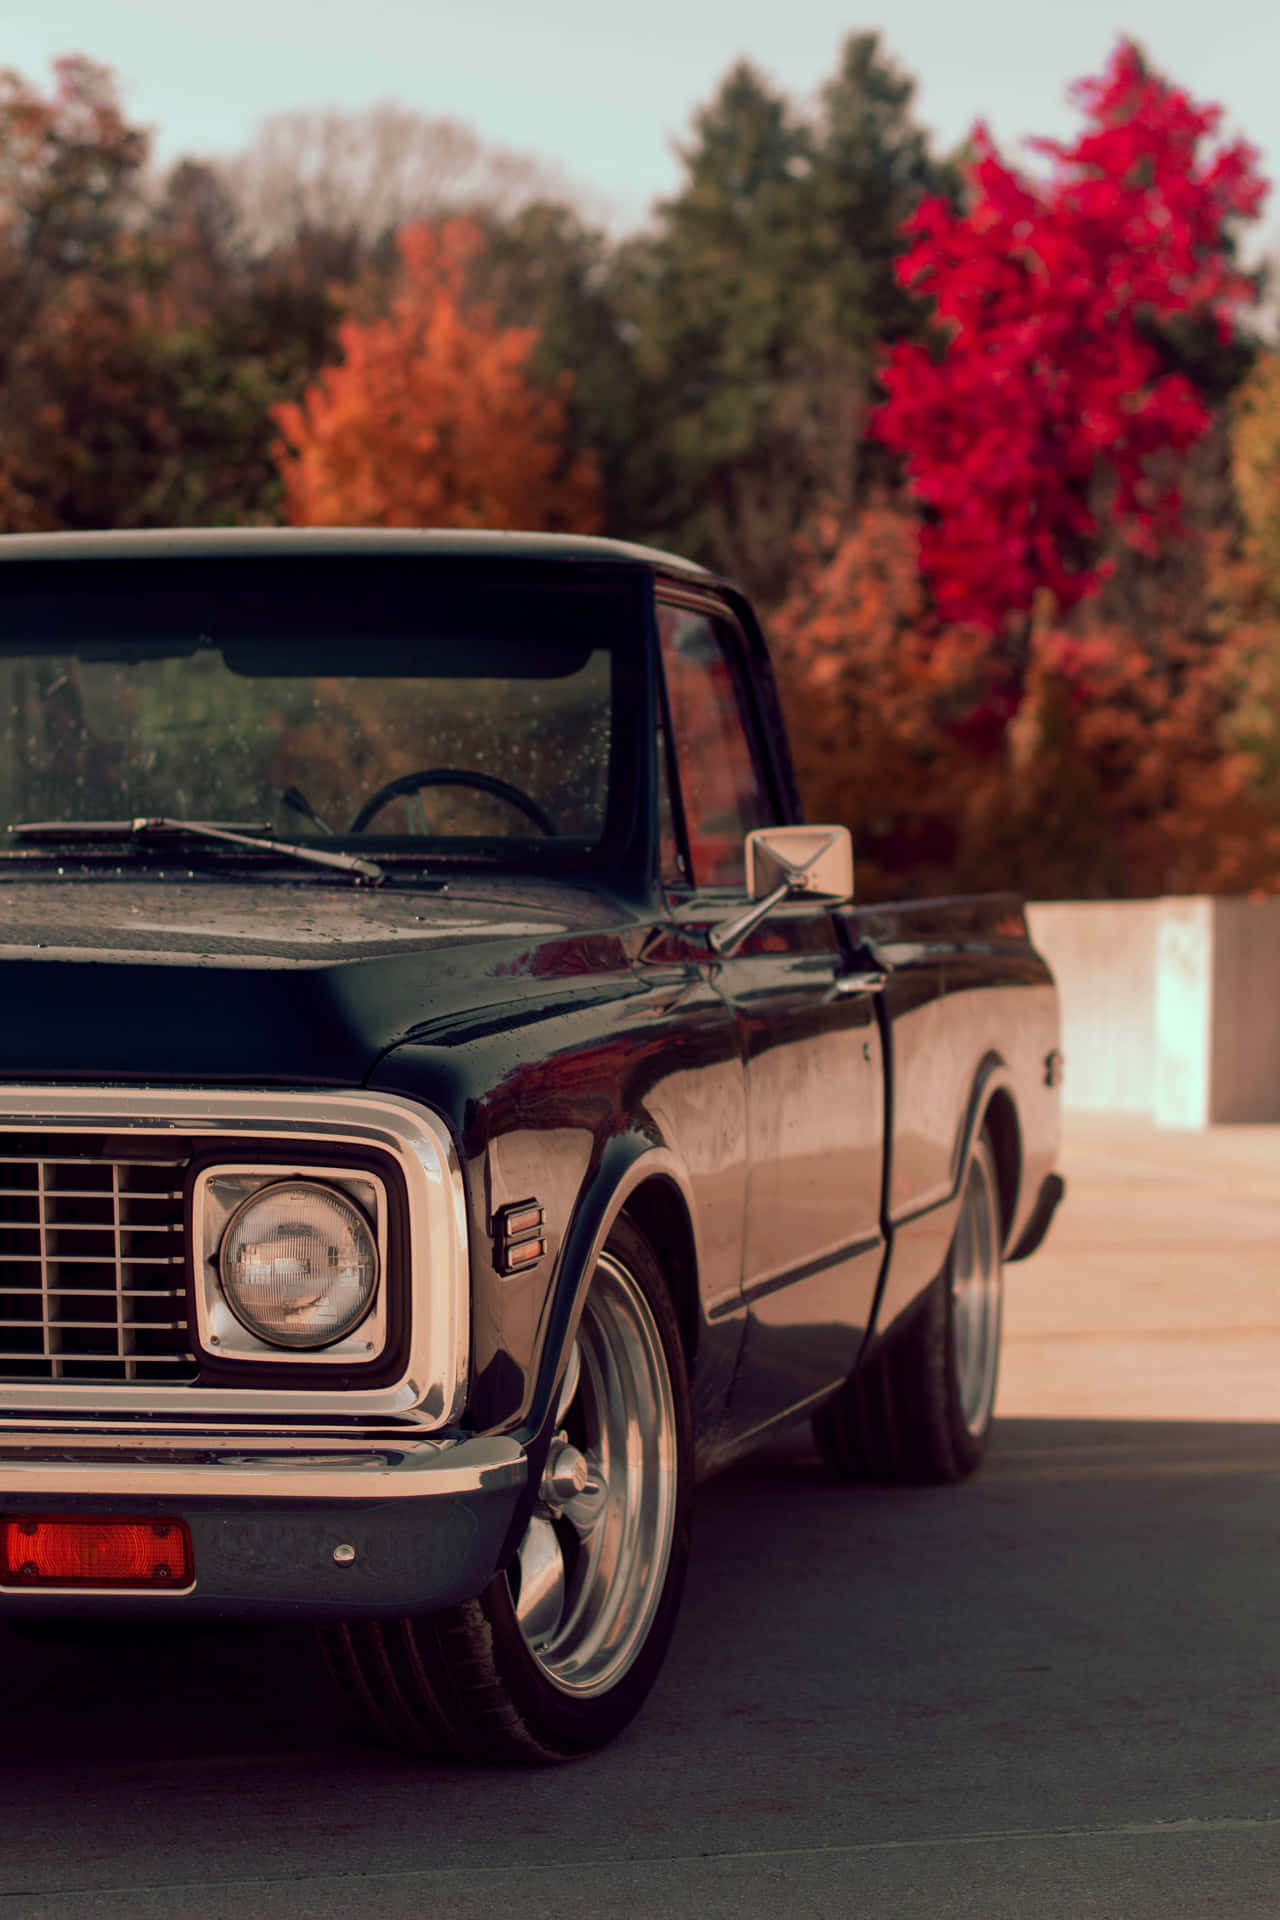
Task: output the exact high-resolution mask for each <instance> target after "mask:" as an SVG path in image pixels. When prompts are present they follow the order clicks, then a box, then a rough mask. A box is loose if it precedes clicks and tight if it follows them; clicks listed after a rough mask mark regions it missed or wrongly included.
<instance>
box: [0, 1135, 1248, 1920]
mask: <svg viewBox="0 0 1280 1920" xmlns="http://www.w3.org/2000/svg"><path fill="white" fill-rule="evenodd" d="M1064 1166H1065V1170H1066V1172H1067V1175H1068V1179H1069V1182H1070V1193H1069V1199H1068V1202H1067V1204H1066V1205H1065V1206H1064V1209H1063V1212H1062V1216H1061V1219H1060V1222H1059V1224H1058V1225H1057V1226H1056V1227H1055V1230H1054V1235H1053V1239H1052V1241H1051V1242H1050V1244H1049V1246H1048V1247H1046V1248H1045V1249H1044V1251H1043V1252H1042V1253H1041V1254H1039V1255H1038V1256H1037V1257H1036V1258H1035V1260H1033V1261H1031V1262H1029V1263H1027V1264H1026V1265H1025V1266H1023V1267H1020V1268H1014V1269H1012V1270H1011V1272H1010V1276H1009V1306H1008V1318H1007V1328H1006V1337H1007V1344H1006V1364H1005V1372H1004V1382H1003V1387H1002V1392H1001V1401H1000V1407H1001V1416H1002V1417H1001V1421H1000V1425H999V1427H998V1430H997V1435H996V1439H995V1441H994V1443H993V1447H992V1451H991V1454H990V1457H989V1459H988V1461H987V1463H986V1465H985V1466H984V1468H983V1470H982V1472H981V1473H980V1474H979V1475H978V1476H977V1478H976V1479H974V1480H973V1481H971V1482H970V1483H968V1484H967V1485H965V1486H963V1487H960V1488H954V1489H934V1488H927V1489H918V1490H907V1491H897V1490H884V1489H875V1488H862V1489H842V1488H838V1487H834V1486H832V1485H831V1484H830V1483H828V1482H827V1481H825V1480H824V1479H823V1477H822V1474H821V1472H820V1469H819V1466H818V1462H817V1459H816V1457H815V1455H814V1453H813V1451H812V1448H811V1447H810V1445H809V1442H808V1438H807V1434H806V1433H805V1431H804V1430H801V1429H798V1430H796V1431H795V1432H793V1433H790V1434H787V1435H785V1436H782V1437H781V1438H780V1439H779V1440H777V1441H775V1442H774V1443H773V1444H771V1445H770V1447H769V1448H768V1449H767V1450H766V1451H765V1452H763V1453H762V1454H760V1455H757V1456H756V1457H755V1458H754V1459H753V1460H752V1461H749V1462H746V1463H744V1464H743V1465H741V1466H739V1467H738V1468H736V1469H734V1470H733V1471H732V1472H730V1473H728V1474H726V1475H724V1476H722V1477H721V1478H720V1479H718V1480H716V1481H713V1482H711V1483H710V1484H709V1485H708V1486H706V1487H705V1488H704V1489H702V1490H701V1492H700V1495H699V1499H698V1503H697V1515H696V1542H695V1555H694V1569H693V1574H692V1577H691V1582H690V1587H689V1592H688V1597H687V1602H686V1608H685V1612H684V1615H683V1617H682V1620H681V1624H680V1628H679V1631H678V1634H677V1638H676V1642H675V1646H674V1648H673V1652H672V1656H671V1659H670V1661H669V1663H668V1666H667V1669H666V1671H665V1673H664V1676H663V1678H662V1680H661V1682H660V1684H659V1687H658V1689H657V1691H656V1693H655V1695H654V1697H653V1699H652V1700H651V1702H650V1703H649V1706H648V1707H647V1709H646V1711H645V1712H644V1714H643V1715H642V1717H641V1718H640V1720H639V1721H638V1722H637V1723H636V1725H635V1726H634V1728H632V1729H631V1730H630V1732H629V1733H628V1734H627V1735H626V1736H624V1738H623V1739H622V1740H621V1741H619V1742H618V1743H617V1744H616V1745H615V1746H614V1747H612V1748H611V1749H609V1750H607V1751H606V1752H604V1753H602V1754H600V1755H597V1756H595V1757H593V1758H591V1759H588V1760H585V1761H582V1762H579V1763H576V1764H575V1765H573V1766H570V1767H562V1768H558V1769H552V1770H548V1771H534V1772H498V1771H496V1770H488V1769H486V1770H477V1769H468V1768H458V1769H450V1768H443V1767H434V1766H423V1765H417V1764H414V1763H411V1762H406V1761H404V1760H401V1759H398V1758H396V1757H394V1756H390V1755H387V1754H384V1753H382V1752H380V1751H378V1750H377V1749H376V1748H371V1747H370V1746H368V1745H366V1744H363V1743H362V1742H361V1740H360V1737H359V1735H358V1733H357V1731H356V1729H354V1728H353V1727H352V1726H351V1725H350V1723H349V1722H348V1721H347V1719H346V1716H345V1711H344V1709H343V1708H342V1706H341V1705H340V1704H339V1702H338V1701H337V1699H336V1698H335V1696H334V1695H333V1693H332V1692H331V1690H330V1688H329V1686H328V1683H327V1679H326V1676H325V1675H324V1673H323V1671H322V1669H321V1668H320V1667H319V1665H318V1663H317V1661H316V1658H315V1656H314V1655H313V1653H312V1651H311V1648H310V1644H309V1642H308V1641H307V1639H306V1638H305V1636H302V1635H298V1634H294V1633H291V1632H288V1631H284V1630H276V1629H273V1630H271V1631H266V1630H260V1629H259V1630H250V1629H241V1630H238V1631H224V1632H220V1633H211V1634H206V1635H204V1636H202V1637H200V1638H198V1639H189V1640H177V1641H173V1642H169V1643H165V1644H161V1645H158V1646H157V1645H137V1644H135V1645H116V1646H112V1647H105V1648H104V1647H99V1648H92V1647H78V1648H61V1649H55V1648H47V1647H39V1648H35V1647H32V1646H30V1645H28V1644H26V1643H19V1642H17V1641H9V1642H8V1644H7V1645H6V1644H5V1640H4V1638H3V1636H0V1703H3V1718H2V1719H0V1729H2V1735H3V1737H0V1835H2V1837H3V1846H2V1848H0V1920H19V1917H21V1920H54V1917H55V1916H56V1917H57V1920H72V1916H75V1920H80V1916H83V1920H108V1917H109V1920H153V1916H155V1917H158V1916H161V1915H164V1916H176V1917H177V1920H183V1917H184V1916H188V1915H190V1916H193V1920H223V1916H226V1917H227V1920H230V1917H231V1916H237V1917H238V1916H242V1915H246V1916H252V1917H253V1920H259V1917H260V1920H284V1916H289V1917H290V1920H292V1916H307V1920H311V1917H312V1916H314V1917H315V1920H328V1916H337V1915H339V1914H340V1915H342V1916H344V1920H348V1917H350V1916H364V1915H370V1916H372V1915H375V1914H376V1915H378V1916H380V1920H400V1916H406V1920H407V1916H409V1915H413V1916H415V1920H416V1917H417V1916H420V1915H422V1914H424V1913H435V1912H440V1913H444V1914H447V1915H449V1916H450V1920H471V1917H472V1916H476V1917H477V1920H479V1916H485V1917H486V1920H487V1917H488V1916H490V1915H497V1914H502V1915H504V1916H510V1917H511V1920H578V1917H579V1916H583V1917H584V1920H585V1916H588V1915H589V1916H591V1917H592V1920H615V1917H617V1920H624V1917H625V1920H632V1916H634V1917H635V1920H651V1917H657V1916H663V1917H664V1920H665V1916H668V1915H671V1916H695V1915H696V1916H697V1920H718V1917H719V1916H721V1915H723V1916H733V1920H754V1916H764V1915H769V1916H771V1920H777V1917H779V1916H781V1917H782V1920H789V1916H793V1915H794V1916H823V1917H824V1920H843V1916H846V1915H848V1916H854V1915H856V1916H858V1920H880V1917H881V1916H884V1917H885V1920H888V1916H894V1917H895V1920H896V1917H897V1916H902V1917H903V1920H932V1917H933V1916H938V1917H939V1920H950V1917H952V1916H954V1917H955V1920H969V1916H973V1917H974V1920H1081V1916H1115V1917H1116V1920H1148V1916H1151V1917H1152V1920H1154V1917H1155V1916H1161V1917H1163V1916H1178V1920H1183V1917H1184V1916H1189V1920H1199V1916H1201V1915H1226V1916H1231V1917H1232V1920H1236V1917H1237V1916H1238V1917H1241V1920H1243V1917H1245V1916H1254V1915H1257V1916H1267V1917H1268V1920H1274V1917H1275V1916H1280V1767H1278V1765H1277V1754H1276V1739H1275V1722H1276V1709H1277V1701H1276V1692H1277V1688H1276V1675H1277V1671H1278V1670H1280V1608H1278V1607H1277V1603H1276V1598H1275V1592H1274V1588H1275V1576H1276V1571H1277V1560H1278V1558H1280V1513H1278V1509H1277V1495H1278V1494H1280V1371H1278V1370H1277V1363H1280V1306H1278V1303H1277V1289H1276V1287H1275V1283H1274V1277H1273V1275H1274V1257H1275V1256H1274V1250H1275V1247H1276V1245H1277V1241H1278V1240H1280V1129H1268V1128H1248V1129H1244V1128H1241V1129H1221V1130H1218V1131H1216V1132H1214V1133H1212V1134H1210V1135H1207V1136H1193V1135H1174V1136H1162V1135H1158V1134H1156V1133H1154V1132H1153V1131H1151V1130H1148V1129H1144V1128H1140V1127H1136V1126H1123V1127H1119V1126H1116V1125H1114V1124H1110V1123H1108V1124H1103V1123H1094V1124H1091V1125H1088V1126H1083V1125H1080V1124H1076V1125H1074V1126H1073V1127H1072V1129H1071V1133H1070V1139H1069V1143H1068V1148H1067V1152H1066V1154H1065V1156H1064Z"/></svg>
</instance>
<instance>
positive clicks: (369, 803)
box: [347, 767, 557, 836]
mask: <svg viewBox="0 0 1280 1920" xmlns="http://www.w3.org/2000/svg"><path fill="white" fill-rule="evenodd" d="M423 787H478V788H479V789H480V791H481V793H491V794H492V795H493V797H494V799H495V800H505V801H506V802H507V805H508V806H511V807H515V808H516V809H517V811H518V812H520V813H522V814H524V816H525V818H526V819H528V820H532V822H533V824H534V826H535V827H537V828H538V829H539V831H540V832H542V833H545V834H548V835H552V836H553V835H555V833H556V832H557V828H556V823H555V821H554V820H553V819H552V818H551V815H550V814H549V813H547V812H545V811H544V809H543V808H542V807H540V806H539V805H538V803H537V801H536V800H534V799H531V798H530V796H529V795H528V794H527V793H521V791H520V789H519V787H513V786H512V785H511V784H510V782H509V781H507V780H495V779H494V777H493V775H492V774H491V773H465V772H462V771H460V770H459V769H456V768H454V767H426V768H424V769H423V770H422V771H421V772H420V773H402V774H401V775H400V778H399V779H398V780H388V781H387V783H386V785H385V786H383V787H379V788H378V791H377V792H376V793H371V794H370V795H369V798H368V799H367V800H366V801H365V803H364V805H363V806H362V807H361V809H360V811H359V813H357V815H356V817H355V819H354V820H353V821H352V822H351V825H350V826H349V827H348V828H347V832H348V833H363V832H364V830H365V828H366V827H367V826H368V824H369V822H370V821H371V820H372V819H373V816H374V814H375V813H381V811H382V809H383V807H385V806H386V805H387V803H388V802H389V801H391V800H397V799H399V797H400V795H401V794H402V793H419V792H421V790H422V788H423Z"/></svg>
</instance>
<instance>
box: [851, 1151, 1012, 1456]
mask: <svg viewBox="0 0 1280 1920" xmlns="http://www.w3.org/2000/svg"><path fill="white" fill-rule="evenodd" d="M1003 1236H1004V1225H1003V1216H1002V1212H1001V1206H1000V1187H999V1181H998V1178H997V1174H996V1157H995V1150H994V1148H993V1147H992V1144H991V1138H990V1135H989V1134H987V1133H986V1132H984V1133H983V1134H982V1135H981V1137H980V1138H979V1140H978V1143H977V1146H976V1147H975V1148H974V1151H973V1157H972V1159H971V1160H970V1162H969V1170H968V1172H967V1174H966V1176H965V1185H964V1192H963V1195H962V1197H961V1201H960V1213H959V1217H958V1219H957V1221H956V1229H955V1233H954V1235H953V1237H952V1241H951V1246H950V1248H949V1250H948V1253H947V1258H946V1261H945V1263H944V1265H943V1268H942V1271H941V1273H939V1274H938V1276H937V1278H936V1279H935V1280H934V1281H933V1283H932V1284H931V1286H930V1287H929V1288H928V1290H927V1291H926V1293H925V1294H924V1296H923V1298H922V1299H921V1300H920V1302H919V1303H918V1304H917V1306H916V1308H915V1309H914V1310H913V1312H912V1314H911V1316H910V1318H909V1319H908V1321H907V1323H906V1325H905V1326H903V1327H901V1328H895V1329H893V1330H891V1331H890V1332H889V1333H888V1334H887V1335H886V1336H885V1338H884V1339H883V1341H882V1342H881V1344H880V1346H879V1347H878V1348H877V1349H876V1350H875V1352H874V1353H873V1354H872V1355H871V1358H870V1360H869V1361H868V1362H867V1363H866V1364H865V1365H862V1366H859V1367H858V1368H857V1369H855V1371H854V1373H853V1375H852V1376H851V1377H850V1379H849V1380H848V1381H847V1382H846V1384H845V1385H844V1386H843V1387H842V1388H841V1389H840V1391H839V1393H838V1394H837V1395H836V1397H835V1399H834V1400H832V1401H830V1402H829V1403H828V1405H827V1406H825V1407H824V1408H823V1409H822V1411H821V1412H820V1413H819V1414H818V1415H817V1417H816V1418H815V1420H814V1434H815V1437H816V1438H817V1441H818V1446H819V1448H820V1450H821V1452H822V1456H823V1458H824V1460H825V1461H826V1463H827V1465H828V1466H829V1467H830V1468H831V1470H832V1472H833V1473H836V1474H838V1475H839V1476H840V1478H842V1479H846V1480H874V1481H881V1482H885V1481H899V1482H901V1481H954V1480H963V1479H965V1478H966V1477H967V1476H968V1475H969V1474H971V1473H972V1472H973V1471H974V1469H975V1468H976V1467H977V1466H978V1464H979V1462H980V1461H981V1459H982V1457H983V1454H984V1453H985V1452H986V1448H987V1441H988V1439H989V1438H990V1434H991V1424H992V1414H993V1411H994V1407H995V1397H996V1381H997V1377H998V1374H999V1366H1000V1325H1001V1315H1002V1308H1003V1299H1004V1266H1003V1259H1002V1245H1003Z"/></svg>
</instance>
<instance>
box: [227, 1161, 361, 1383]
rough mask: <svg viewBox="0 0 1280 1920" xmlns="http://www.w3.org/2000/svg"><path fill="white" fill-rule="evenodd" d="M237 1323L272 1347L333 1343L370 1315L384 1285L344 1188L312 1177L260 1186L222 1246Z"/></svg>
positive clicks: (238, 1210)
mask: <svg viewBox="0 0 1280 1920" xmlns="http://www.w3.org/2000/svg"><path fill="white" fill-rule="evenodd" d="M218 1277H219V1279H220V1280H221V1282H222V1291H223V1292H224V1293H225V1295H226V1296H227V1301H228V1303H229V1305H230V1307H231V1310H232V1312H233V1313H234V1314H235V1316H236V1318H237V1320H239V1321H240V1322H241V1323H242V1325H244V1326H246V1327H247V1328H248V1329H249V1331H250V1333H253V1334H256V1335H257V1337H258V1339H259V1340H265V1341H267V1342H269V1344H270V1345H271V1346H273V1347H328V1346H332V1344H333V1342H334V1341H335V1340H341V1339H342V1337H343V1335H344V1334H347V1333H350V1332H351V1330H352V1328H353V1327H357V1326H359V1324H360V1322H361V1321H362V1320H363V1319H364V1316H365V1315H366V1313H368V1311H369V1308H370V1306H371V1305H372V1303H373V1295H374V1290H375V1288H376V1287H377V1284H378V1250H377V1247H376V1246H375V1244H374V1238H373V1232H372V1230H371V1228H370V1226H369V1222H368V1221H367V1220H366V1219H365V1217H364V1215H363V1213H361V1211H360V1209H359V1207H357V1206H356V1205H354V1203H353V1202H352V1201H350V1200H348V1198H347V1196H346V1194H345V1193H338V1192H336V1191H335V1190H334V1188H332V1187H322V1186H320V1185H318V1184H316V1183H314V1182H312V1181H307V1180H281V1181H279V1182H277V1183H276V1184H274V1185H272V1186H269V1187H262V1188H260V1189H259V1191H258V1192H257V1193H254V1194H251V1195H250V1197H249V1198H248V1199H247V1200H246V1201H244V1203H243V1204H242V1205H241V1206H239V1207H237V1208H236V1210H235V1212H234V1213H233V1214H232V1216H231V1218H230V1220H228V1222H227V1230H226V1232H225V1233H224V1234H223V1236H222V1245H221V1247H220V1248H219V1250H218Z"/></svg>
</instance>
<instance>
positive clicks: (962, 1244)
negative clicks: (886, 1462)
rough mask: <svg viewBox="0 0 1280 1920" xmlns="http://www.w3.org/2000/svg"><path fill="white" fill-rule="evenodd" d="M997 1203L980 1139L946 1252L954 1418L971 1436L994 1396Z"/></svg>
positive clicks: (999, 1277)
mask: <svg viewBox="0 0 1280 1920" xmlns="http://www.w3.org/2000/svg"><path fill="white" fill-rule="evenodd" d="M1003 1290H1004V1289H1003V1270H1002V1265H1001V1255H1000V1203H999V1198H998V1195H997V1193H996V1183H995V1168H994V1166H993V1165H992V1161H991V1153H990V1149H989V1148H988V1147H987V1146H986V1144H985V1142H983V1143H980V1144H979V1146H978V1149H977V1151H976V1152H975V1154H974V1156H973V1159H972V1161H971V1162H970V1164H969V1177H968V1179H967V1180H966V1182H965V1189H964V1201H963V1203H962V1205H961V1208H960V1218H959V1220H958V1222H957V1223H956V1236H955V1241H954V1243H953V1245H952V1250H951V1330H952V1347H953V1352H954V1360H955V1378H956V1393H957V1396H958V1399H959V1402H960V1417H961V1418H962V1420H963V1421H964V1424H965V1427H966V1429H967V1431H968V1432H969V1433H971V1434H973V1435H975V1436H976V1435H978V1434H981V1433H983V1432H984V1431H985V1429H986V1427H987V1424H988V1422H989V1421H990V1419H991V1409H992V1406H993V1404H994V1402H995V1397H996V1374H997V1372H998V1370H999V1366H1000V1311H1001V1304H1002V1296H1003Z"/></svg>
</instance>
